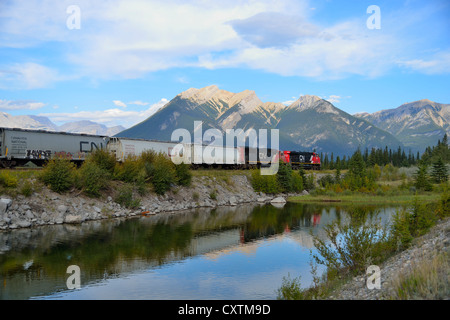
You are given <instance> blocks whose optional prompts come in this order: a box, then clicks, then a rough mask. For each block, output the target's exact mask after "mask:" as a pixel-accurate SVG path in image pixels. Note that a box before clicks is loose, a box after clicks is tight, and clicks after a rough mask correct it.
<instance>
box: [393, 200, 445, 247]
mask: <svg viewBox="0 0 450 320" xmlns="http://www.w3.org/2000/svg"><path fill="white" fill-rule="evenodd" d="M436 212H437V213H439V205H438V208H437V210H436ZM436 219H437V215H436V213H435V210H433V209H432V208H430V207H429V205H427V204H423V203H419V201H418V200H417V199H415V200H414V202H413V204H412V206H411V207H410V208H407V209H402V210H400V211H397V212H396V214H395V215H394V217H393V222H392V225H391V229H390V242H391V243H392V245H393V246H395V247H396V248H397V249H398V250H402V249H405V248H408V247H409V245H410V244H411V242H412V240H413V239H414V237H418V236H421V235H423V234H425V233H426V232H427V231H428V230H429V229H430V228H431V227H432V226H433V225H434V224H435V222H436Z"/></svg>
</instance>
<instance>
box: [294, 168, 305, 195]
mask: <svg viewBox="0 0 450 320" xmlns="http://www.w3.org/2000/svg"><path fill="white" fill-rule="evenodd" d="M292 190H293V191H294V192H301V191H303V179H302V177H301V176H300V174H299V173H298V172H295V171H294V172H292Z"/></svg>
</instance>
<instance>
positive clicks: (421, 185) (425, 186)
mask: <svg viewBox="0 0 450 320" xmlns="http://www.w3.org/2000/svg"><path fill="white" fill-rule="evenodd" d="M414 185H415V186H416V189H417V190H425V191H431V190H432V189H433V186H432V185H431V182H430V179H429V177H428V165H427V164H426V163H425V162H421V163H420V164H419V167H418V168H417V173H416V180H415V183H414Z"/></svg>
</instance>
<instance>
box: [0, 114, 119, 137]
mask: <svg viewBox="0 0 450 320" xmlns="http://www.w3.org/2000/svg"><path fill="white" fill-rule="evenodd" d="M0 127H5V128H19V129H30V130H46V131H61V132H69V133H85V134H93V135H105V136H113V135H115V134H117V133H119V132H121V131H123V130H125V128H124V127H122V126H113V127H107V126H105V125H103V124H100V123H97V122H93V121H89V120H82V121H72V122H67V123H64V124H62V125H60V126H58V125H56V124H54V123H53V122H52V121H51V120H50V119H49V118H47V117H44V116H35V115H22V116H13V115H11V114H9V113H6V112H0Z"/></svg>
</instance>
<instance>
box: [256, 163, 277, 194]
mask: <svg viewBox="0 0 450 320" xmlns="http://www.w3.org/2000/svg"><path fill="white" fill-rule="evenodd" d="M251 176H252V179H251V182H252V186H253V190H255V191H256V192H264V193H269V194H274V193H279V192H282V188H281V186H280V184H279V181H278V179H277V176H276V175H267V176H263V175H261V172H260V171H259V170H257V169H255V170H253V171H252V174H251Z"/></svg>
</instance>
